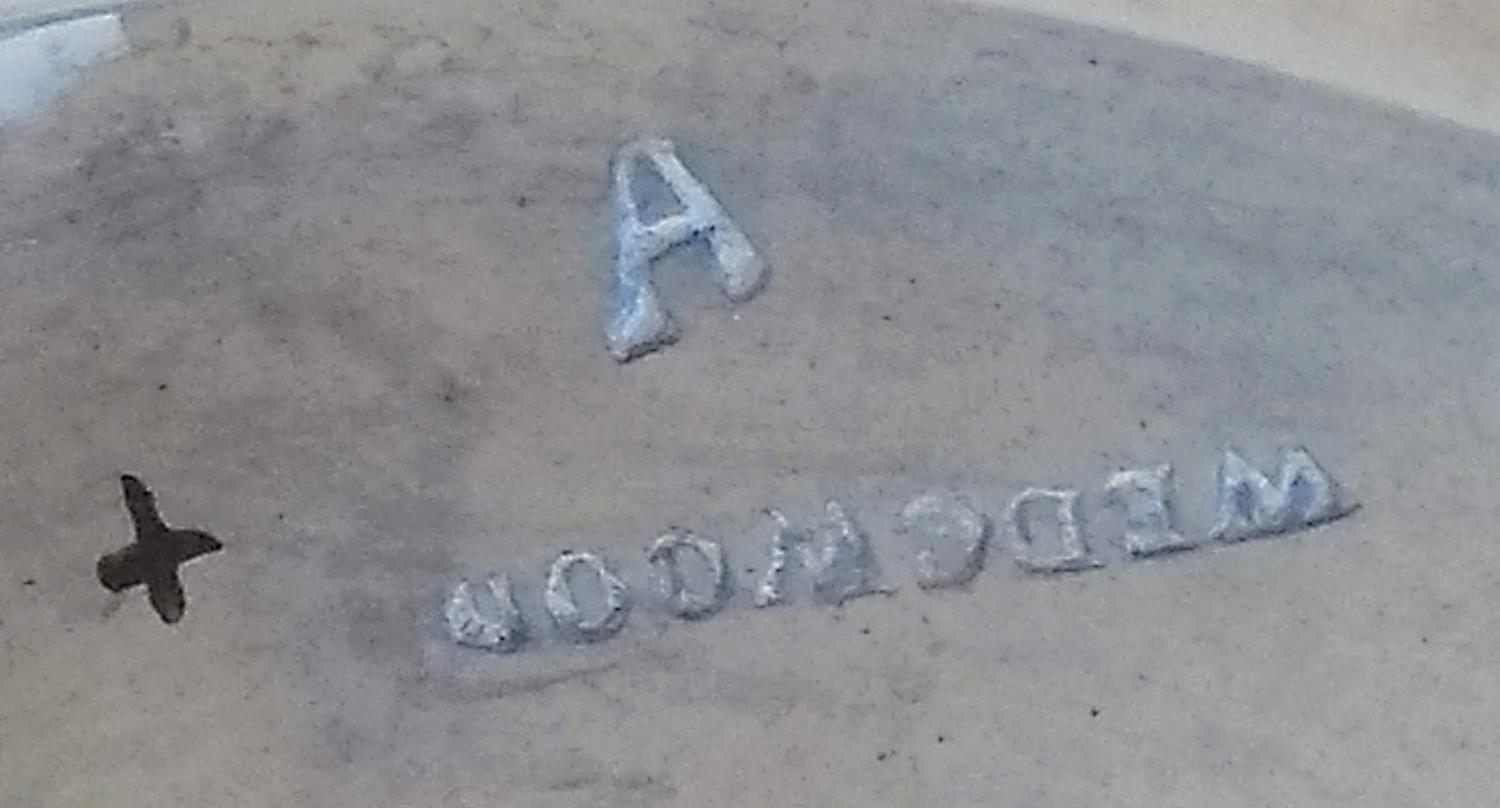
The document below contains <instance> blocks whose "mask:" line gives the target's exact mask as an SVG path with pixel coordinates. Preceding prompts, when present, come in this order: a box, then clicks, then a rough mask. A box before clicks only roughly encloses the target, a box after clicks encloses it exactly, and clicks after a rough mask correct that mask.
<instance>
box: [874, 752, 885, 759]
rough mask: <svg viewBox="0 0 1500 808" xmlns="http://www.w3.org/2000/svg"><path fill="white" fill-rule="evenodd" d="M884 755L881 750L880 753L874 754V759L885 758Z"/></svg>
mask: <svg viewBox="0 0 1500 808" xmlns="http://www.w3.org/2000/svg"><path fill="white" fill-rule="evenodd" d="M885 757H886V755H885V753H884V752H881V753H879V754H877V755H875V759H876V760H885Z"/></svg>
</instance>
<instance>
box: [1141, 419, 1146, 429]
mask: <svg viewBox="0 0 1500 808" xmlns="http://www.w3.org/2000/svg"><path fill="white" fill-rule="evenodd" d="M1145 428H1146V419H1144V418H1142V419H1141V429H1145Z"/></svg>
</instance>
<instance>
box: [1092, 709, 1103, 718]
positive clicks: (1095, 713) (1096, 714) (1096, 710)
mask: <svg viewBox="0 0 1500 808" xmlns="http://www.w3.org/2000/svg"><path fill="white" fill-rule="evenodd" d="M1100 712H1101V711H1100V709H1099V708H1098V707H1090V708H1089V715H1090V716H1092V717H1094V718H1098V717H1099V713H1100Z"/></svg>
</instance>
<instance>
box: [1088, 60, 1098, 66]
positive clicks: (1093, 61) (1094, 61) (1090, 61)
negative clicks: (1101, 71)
mask: <svg viewBox="0 0 1500 808" xmlns="http://www.w3.org/2000/svg"><path fill="white" fill-rule="evenodd" d="M1089 64H1091V65H1093V66H1094V67H1098V66H1099V60H1098V59H1090V60H1089Z"/></svg>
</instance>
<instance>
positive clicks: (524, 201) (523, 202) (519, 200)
mask: <svg viewBox="0 0 1500 808" xmlns="http://www.w3.org/2000/svg"><path fill="white" fill-rule="evenodd" d="M530 204H531V200H530V199H529V198H527V197H525V196H518V197H516V207H518V208H524V207H526V206H527V205H530Z"/></svg>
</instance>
